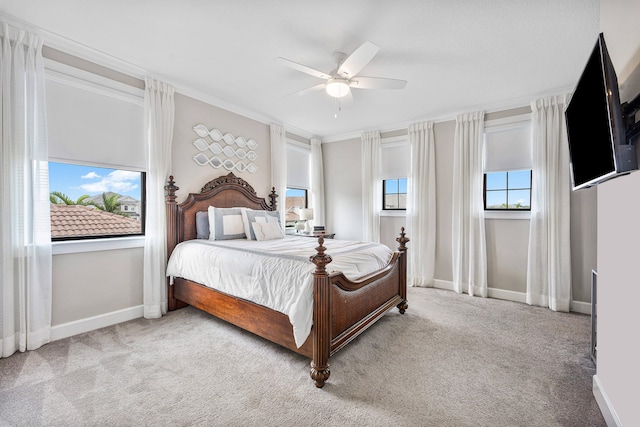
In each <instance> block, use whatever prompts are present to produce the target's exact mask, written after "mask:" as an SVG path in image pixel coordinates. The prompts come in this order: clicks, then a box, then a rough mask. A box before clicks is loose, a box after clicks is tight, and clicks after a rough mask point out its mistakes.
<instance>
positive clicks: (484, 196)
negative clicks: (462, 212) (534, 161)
mask: <svg viewBox="0 0 640 427" xmlns="http://www.w3.org/2000/svg"><path fill="white" fill-rule="evenodd" d="M522 170H527V169H521V170H511V171H493V172H484V176H483V179H482V199H483V200H482V202H483V205H484V211H485V212H531V192H532V191H531V190H532V187H533V169H528V171H529V187H528V188H509V172H520V171H522ZM490 173H505V174H506V180H507V181H506V184H505V185H506V187H505V188H501V189H498V190H487V175H488V174H490ZM509 190H512V191H515V190H528V191H529V207H528V208H509ZM488 191H505V192H506V193H507V200H506V202H507V203H506V204H507V207H506V208H489V207H487V192H488Z"/></svg>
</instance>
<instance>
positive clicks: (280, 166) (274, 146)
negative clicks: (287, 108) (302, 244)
mask: <svg viewBox="0 0 640 427" xmlns="http://www.w3.org/2000/svg"><path fill="white" fill-rule="evenodd" d="M269 130H270V134H271V186H272V187H274V188H275V189H276V192H277V193H278V211H279V213H280V224H282V226H283V227H284V225H285V224H286V221H285V213H286V209H285V198H286V195H287V136H286V132H285V129H284V127H282V126H281V125H277V124H272V125H270V126H269Z"/></svg>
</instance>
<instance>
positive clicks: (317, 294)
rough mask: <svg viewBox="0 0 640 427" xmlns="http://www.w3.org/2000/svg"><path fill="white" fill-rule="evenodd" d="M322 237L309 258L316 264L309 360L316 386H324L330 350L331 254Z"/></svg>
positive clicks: (328, 372)
mask: <svg viewBox="0 0 640 427" xmlns="http://www.w3.org/2000/svg"><path fill="white" fill-rule="evenodd" d="M323 244H324V238H322V237H320V238H318V247H317V248H316V254H315V255H313V256H311V257H310V258H309V259H310V261H311V262H312V263H314V264H315V266H316V271H315V272H314V273H313V329H312V333H313V360H312V361H311V372H310V374H311V379H312V380H313V381H314V382H315V385H316V387H318V388H321V387H322V386H324V383H325V381H327V380H328V379H329V375H330V374H331V372H330V371H329V354H330V352H331V334H330V333H331V331H330V330H329V323H330V320H331V313H330V310H329V297H330V292H331V280H330V279H329V275H328V274H327V269H326V268H325V267H326V266H327V264H329V263H330V262H331V261H332V260H331V256H330V255H328V254H326V253H325V252H324V251H325V250H326V249H327V248H325V247H324V245H323Z"/></svg>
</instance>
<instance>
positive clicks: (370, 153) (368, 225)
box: [362, 131, 382, 242]
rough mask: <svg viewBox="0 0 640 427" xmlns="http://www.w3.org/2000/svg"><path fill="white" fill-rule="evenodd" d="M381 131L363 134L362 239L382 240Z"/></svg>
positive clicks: (369, 240) (370, 240)
mask: <svg viewBox="0 0 640 427" xmlns="http://www.w3.org/2000/svg"><path fill="white" fill-rule="evenodd" d="M381 208H382V183H381V181H380V132H378V131H373V132H367V133H363V134H362V227H363V234H362V240H364V241H367V242H379V241H380V209H381Z"/></svg>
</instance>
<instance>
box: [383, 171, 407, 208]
mask: <svg viewBox="0 0 640 427" xmlns="http://www.w3.org/2000/svg"><path fill="white" fill-rule="evenodd" d="M401 180H405V182H406V184H405V185H408V180H409V178H407V177H403V178H387V179H383V180H382V211H383V212H393V211H406V210H407V208H406V207H404V208H400V207H398V208H387V207H386V205H387V204H386V203H385V202H386V198H387V181H398V192H397V193H389V194H390V195H397V196H398V206H400V195H401V194H404V195H405V197H406V196H407V195H408V189H407V192H406V193H401V192H400V181H401Z"/></svg>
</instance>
